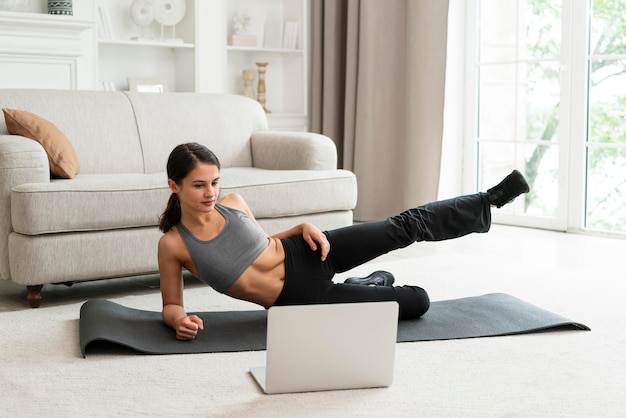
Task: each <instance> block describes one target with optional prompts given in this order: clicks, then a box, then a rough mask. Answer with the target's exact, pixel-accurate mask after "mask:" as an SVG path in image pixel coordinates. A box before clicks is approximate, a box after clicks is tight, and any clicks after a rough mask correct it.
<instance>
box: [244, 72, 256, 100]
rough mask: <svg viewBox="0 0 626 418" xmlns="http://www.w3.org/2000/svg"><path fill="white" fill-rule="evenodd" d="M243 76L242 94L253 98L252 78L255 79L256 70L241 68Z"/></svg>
mask: <svg viewBox="0 0 626 418" xmlns="http://www.w3.org/2000/svg"><path fill="white" fill-rule="evenodd" d="M242 78H243V92H242V94H243V95H244V96H246V97H249V98H251V99H254V98H255V95H254V80H255V79H256V71H254V70H243V71H242Z"/></svg>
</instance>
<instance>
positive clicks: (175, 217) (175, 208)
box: [159, 193, 181, 233]
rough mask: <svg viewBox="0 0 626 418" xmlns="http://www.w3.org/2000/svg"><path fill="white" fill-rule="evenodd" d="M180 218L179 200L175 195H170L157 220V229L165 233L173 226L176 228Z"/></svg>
mask: <svg viewBox="0 0 626 418" xmlns="http://www.w3.org/2000/svg"><path fill="white" fill-rule="evenodd" d="M180 217H181V212H180V200H178V195H177V194H176V193H172V194H171V195H170V198H169V200H168V201H167V206H166V207H165V210H164V211H163V213H162V214H161V217H160V218H159V229H160V230H161V232H163V233H166V232H167V231H169V230H170V229H172V227H173V226H176V225H177V224H178V223H179V222H180Z"/></svg>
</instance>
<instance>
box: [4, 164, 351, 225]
mask: <svg viewBox="0 0 626 418" xmlns="http://www.w3.org/2000/svg"><path fill="white" fill-rule="evenodd" d="M220 184H221V194H222V195H224V194H227V193H239V194H241V195H242V196H243V197H244V198H245V199H246V201H247V202H248V204H249V205H250V208H251V209H252V211H253V213H254V215H255V216H256V217H257V218H278V217H289V216H299V215H308V214H313V213H325V212H332V211H343V210H352V209H353V208H354V206H355V205H356V178H355V176H354V174H352V173H351V172H349V171H346V170H280V171H279V170H263V169H258V168H225V169H222V172H221V180H220ZM170 193H171V192H170V189H169V188H168V187H167V176H166V174H165V173H155V174H100V175H91V174H79V175H78V176H76V177H75V178H74V179H72V180H61V179H57V180H52V181H51V182H50V183H29V184H21V185H19V186H16V187H14V188H13V189H12V190H11V220H12V223H13V229H14V231H16V232H19V233H21V234H25V235H39V234H50V233H57V232H72V231H99V230H110V229H121V228H135V227H143V226H156V225H158V220H159V216H160V215H161V213H162V212H163V209H165V205H166V203H167V199H168V198H169V195H170ZM312 197H313V198H312Z"/></svg>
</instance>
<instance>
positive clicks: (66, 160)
mask: <svg viewBox="0 0 626 418" xmlns="http://www.w3.org/2000/svg"><path fill="white" fill-rule="evenodd" d="M2 111H3V112H4V120H5V123H6V125H7V130H8V131H9V133H10V134H12V135H21V136H25V137H26V138H30V139H34V140H35V141H37V142H39V143H40V144H41V146H42V147H43V149H44V150H45V151H46V154H48V161H49V163H50V171H51V172H52V174H54V175H55V176H58V177H61V178H66V179H71V178H73V177H74V176H75V175H76V174H78V171H79V170H80V161H79V159H78V155H77V154H76V151H75V150H74V147H73V146H72V143H71V142H70V141H69V139H67V137H66V136H65V134H64V133H63V132H61V130H60V129H59V128H57V127H56V125H55V124H53V123H52V122H50V121H48V120H46V119H44V118H42V117H41V116H38V115H36V114H34V113H31V112H27V111H25V110H17V109H2Z"/></svg>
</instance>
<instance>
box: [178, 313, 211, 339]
mask: <svg viewBox="0 0 626 418" xmlns="http://www.w3.org/2000/svg"><path fill="white" fill-rule="evenodd" d="M174 323H175V325H176V326H175V327H174V329H175V330H176V339H177V340H193V339H194V338H196V335H197V334H198V331H199V330H202V329H204V325H203V323H202V319H200V318H199V317H198V316H196V315H189V316H185V317H184V318H181V319H179V320H177V321H174Z"/></svg>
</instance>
